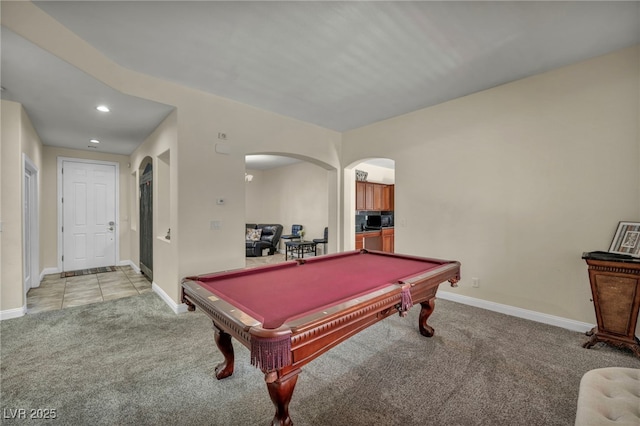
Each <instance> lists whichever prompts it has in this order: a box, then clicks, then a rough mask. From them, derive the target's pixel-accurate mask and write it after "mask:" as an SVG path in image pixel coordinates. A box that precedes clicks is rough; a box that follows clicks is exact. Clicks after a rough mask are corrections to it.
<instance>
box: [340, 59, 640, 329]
mask: <svg viewBox="0 0 640 426" xmlns="http://www.w3.org/2000/svg"><path fill="white" fill-rule="evenodd" d="M639 59H640V58H639V48H638V47H635V48H631V49H626V50H623V51H619V52H616V53H613V54H610V55H607V56H603V57H599V58H595V59H592V60H589V61H586V62H583V63H579V64H576V65H572V66H568V67H565V68H561V69H558V70H555V71H551V72H548V73H545V74H541V75H537V76H534V77H531V78H527V79H524V80H520V81H516V82H513V83H511V84H506V85H503V86H499V87H496V88H493V89H491V90H487V91H484V92H480V93H476V94H473V95H470V96H467V97H464V98H460V99H456V100H453V101H450V102H447V103H444V104H441V105H437V106H434V107H432V108H427V109H423V110H420V111H415V112H413V113H411V114H407V115H404V116H400V117H397V118H393V119H390V120H385V121H382V122H379V123H376V124H373V125H370V126H367V127H363V128H360V129H357V130H354V131H351V132H348V133H346V134H345V135H344V139H343V143H344V145H343V164H351V163H353V162H354V161H356V160H358V159H359V158H361V157H362V155H363V154H365V155H367V154H369V153H370V152H372V153H374V154H375V155H377V156H382V157H385V156H386V157H389V158H392V159H394V160H395V164H396V170H395V172H396V175H395V176H396V187H395V206H396V221H395V224H396V232H395V238H396V239H395V247H396V251H398V252H404V253H413V254H417V255H425V256H434V257H441V258H453V259H457V260H460V261H461V262H462V274H463V275H462V282H461V285H460V287H459V288H458V289H457V290H453V289H450V288H449V287H447V288H446V289H445V288H444V286H443V290H446V291H453V292H456V293H459V294H462V295H467V296H471V297H475V298H479V299H484V300H488V301H493V302H497V303H502V304H506V305H511V306H515V307H520V308H524V309H529V310H533V311H538V312H542V313H547V314H551V315H556V316H560V317H564V318H569V319H574V320H579V321H585V322H589V323H594V322H595V315H594V312H593V306H592V304H591V302H590V301H589V298H590V289H589V281H588V277H587V270H586V266H585V264H584V262H583V261H582V260H581V258H580V257H581V254H582V252H584V251H593V250H607V249H608V247H609V243H610V241H611V238H612V236H613V233H614V231H615V229H616V226H617V223H618V221H620V220H632V221H640V193H639V191H638V189H639V188H638V179H639V174H640V167H639V166H638V155H639V137H638V76H639V73H640V70H639V64H640V61H639ZM367 156H368V157H370V156H371V155H367ZM472 277H478V278H479V279H480V287H479V288H472V287H471V278H472Z"/></svg>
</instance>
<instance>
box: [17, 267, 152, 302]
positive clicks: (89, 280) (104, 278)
mask: <svg viewBox="0 0 640 426" xmlns="http://www.w3.org/2000/svg"><path fill="white" fill-rule="evenodd" d="M117 268H118V270H117V271H115V272H105V273H100V274H92V275H81V276H78V277H67V278H60V274H59V273H58V274H51V275H45V276H44V278H43V280H42V282H41V283H40V286H39V287H36V288H32V289H31V290H29V292H28V293H27V313H31V314H33V313H36V312H43V311H51V310H55V309H64V308H69V307H71V306H80V305H86V304H89V303H97V302H103V301H107V300H113V299H119V298H121V297H129V296H136V295H138V294H142V293H146V292H149V291H152V290H151V282H149V280H147V278H146V277H145V276H144V275H142V274H139V273H137V272H136V271H135V270H134V269H133V268H132V267H131V266H118V267H117Z"/></svg>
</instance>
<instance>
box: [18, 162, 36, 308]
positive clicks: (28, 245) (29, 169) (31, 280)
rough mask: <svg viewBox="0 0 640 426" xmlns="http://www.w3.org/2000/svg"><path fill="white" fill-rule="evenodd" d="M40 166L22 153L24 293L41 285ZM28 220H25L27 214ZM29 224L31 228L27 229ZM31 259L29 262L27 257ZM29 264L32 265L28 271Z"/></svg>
mask: <svg viewBox="0 0 640 426" xmlns="http://www.w3.org/2000/svg"><path fill="white" fill-rule="evenodd" d="M38 173H39V171H38V168H37V167H36V165H35V163H34V162H33V161H31V159H30V158H29V157H27V155H26V154H25V153H22V219H23V226H22V247H23V251H22V262H23V270H22V274H23V276H22V280H23V283H24V295H25V300H26V295H27V292H28V291H29V289H31V288H33V287H38V286H39V285H40V270H39V269H40V226H39V221H40V215H39V213H38V189H39V188H38ZM27 175H29V182H28V185H29V187H28V188H27V187H26V179H25V176H27ZM27 214H28V215H29V217H28V222H25V218H26V215H27ZM27 226H29V229H27ZM28 258H29V259H30V261H29V262H27V259H28ZM27 264H28V265H30V266H31V268H30V270H29V271H27V270H26V268H27Z"/></svg>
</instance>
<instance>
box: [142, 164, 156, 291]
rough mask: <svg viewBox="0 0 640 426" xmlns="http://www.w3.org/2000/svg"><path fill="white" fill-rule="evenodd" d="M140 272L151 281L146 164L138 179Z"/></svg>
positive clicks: (148, 173) (149, 193)
mask: <svg viewBox="0 0 640 426" xmlns="http://www.w3.org/2000/svg"><path fill="white" fill-rule="evenodd" d="M140 270H141V271H142V273H143V274H144V275H145V276H146V277H147V278H148V279H149V281H152V280H153V171H152V166H151V163H149V164H147V167H145V169H144V173H142V176H141V177H140Z"/></svg>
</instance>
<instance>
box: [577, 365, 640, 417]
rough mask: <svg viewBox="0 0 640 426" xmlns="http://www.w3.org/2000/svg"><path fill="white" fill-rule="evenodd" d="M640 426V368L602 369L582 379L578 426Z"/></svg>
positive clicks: (591, 372)
mask: <svg viewBox="0 0 640 426" xmlns="http://www.w3.org/2000/svg"><path fill="white" fill-rule="evenodd" d="M595 425H598V426H600V425H616V426H622V425H624V426H638V425H640V369H637V368H622V367H610V368H598V369H595V370H591V371H588V372H587V373H585V375H584V376H582V380H580V392H579V394H578V409H577V411H576V423H575V426H595Z"/></svg>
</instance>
